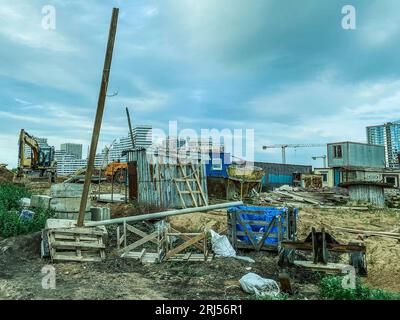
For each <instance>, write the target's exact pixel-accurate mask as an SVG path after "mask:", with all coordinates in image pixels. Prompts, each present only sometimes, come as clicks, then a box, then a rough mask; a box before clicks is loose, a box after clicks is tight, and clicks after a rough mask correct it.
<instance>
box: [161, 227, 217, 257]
mask: <svg viewBox="0 0 400 320" xmlns="http://www.w3.org/2000/svg"><path fill="white" fill-rule="evenodd" d="M172 237H178V238H180V239H181V240H183V243H181V244H179V245H178V246H176V247H174V244H173V241H172ZM166 239H167V243H166V244H167V249H166V255H165V260H166V261H211V260H212V256H210V255H209V251H208V246H207V231H206V230H204V232H201V233H184V232H179V231H177V230H175V229H173V228H172V227H169V230H167V231H166ZM193 247H194V248H196V249H197V250H198V251H200V252H201V253H194V252H192V251H190V252H183V251H185V250H186V249H192V248H193Z"/></svg>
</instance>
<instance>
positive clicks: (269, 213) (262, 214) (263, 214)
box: [228, 206, 298, 245]
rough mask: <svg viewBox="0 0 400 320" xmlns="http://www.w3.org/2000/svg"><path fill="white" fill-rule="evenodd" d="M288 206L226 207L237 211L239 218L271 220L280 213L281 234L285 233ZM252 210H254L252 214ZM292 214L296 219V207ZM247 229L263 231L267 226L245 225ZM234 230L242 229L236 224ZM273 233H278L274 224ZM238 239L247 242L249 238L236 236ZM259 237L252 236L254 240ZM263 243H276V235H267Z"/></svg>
mask: <svg viewBox="0 0 400 320" xmlns="http://www.w3.org/2000/svg"><path fill="white" fill-rule="evenodd" d="M287 210H288V208H275V207H256V206H237V207H231V208H229V209H228V213H239V218H240V219H241V220H250V221H257V220H260V221H267V222H271V221H272V219H273V218H274V217H276V216H278V215H282V222H283V227H282V232H283V236H285V234H286V224H285V223H284V222H285V216H286V215H285V214H286V212H287ZM252 212H254V213H253V214H252ZM294 214H295V217H296V219H297V215H298V209H297V208H295V209H294ZM245 226H246V228H247V230H249V231H252V232H264V231H266V229H267V228H268V226H266V225H261V226H260V225H249V224H246V225H245ZM236 230H237V231H244V229H243V227H242V225H240V224H236ZM273 233H278V227H277V226H274V227H273V228H272V230H271V234H273ZM238 239H239V240H241V241H244V242H248V243H249V244H250V243H251V242H250V239H249V237H248V236H238ZM260 240H261V239H257V238H256V237H254V241H255V242H259V241H260ZM264 243H265V244H269V245H276V244H278V238H277V237H276V236H271V235H269V236H268V238H267V239H265V241H264Z"/></svg>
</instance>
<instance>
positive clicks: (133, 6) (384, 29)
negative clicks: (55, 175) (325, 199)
mask: <svg viewBox="0 0 400 320" xmlns="http://www.w3.org/2000/svg"><path fill="white" fill-rule="evenodd" d="M348 4H350V5H353V6H354V8H355V9H356V29H355V30H345V29H343V28H342V19H343V17H344V14H342V7H343V6H344V5H348ZM45 5H51V6H54V8H55V9H56V20H55V21H56V25H55V29H54V30H53V29H50V30H46V29H45V28H43V27H42V19H43V17H44V15H43V13H42V8H43V6H45ZM113 7H119V8H120V15H119V23H118V31H117V37H116V42H115V50H114V56H113V64H112V70H111V75H110V82H109V87H108V94H109V97H107V101H106V106H105V112H104V117H103V124H102V129H101V136H100V142H99V146H98V150H100V149H101V148H102V147H103V146H104V145H105V144H109V143H110V142H112V141H113V140H114V139H115V138H118V137H121V136H125V135H127V132H128V127H127V121H126V116H125V107H129V109H130V112H131V116H132V118H133V119H132V121H133V124H134V125H135V124H138V123H143V124H152V125H153V127H154V128H159V129H163V130H166V129H167V128H168V123H169V121H177V122H178V129H185V128H193V129H195V130H199V131H200V130H201V129H214V128H215V129H218V130H222V129H229V130H234V129H243V130H245V129H253V130H254V137H255V143H254V146H255V159H256V160H257V161H266V162H280V161H281V155H280V150H279V149H271V150H269V151H267V152H265V151H263V150H262V146H263V145H266V144H282V143H283V144H286V143H293V144H303V143H329V142H335V141H358V142H366V130H365V127H366V126H368V125H376V124H381V123H384V122H387V121H393V120H397V119H398V118H400V117H399V106H400V103H399V102H400V59H399V58H398V57H399V55H400V41H398V39H399V37H398V36H399V34H400V21H399V20H400V15H399V14H398V12H400V2H399V1H396V0H392V1H390V0H379V1H378V0H375V1H374V0H370V1H358V0H346V1H339V0H337V1H320V0H304V1H301V2H300V1H297V0H263V1H261V0H252V1H241V0H218V1H216V0H160V1H152V0H147V1H144V0H131V1H127V0H125V1H122V0H120V1H117V0H114V1H112V0H110V1H108V0H101V1H100V0H85V1H79V0H45V1H39V0H24V1H23V0H13V1H6V0H0V163H7V164H9V166H10V167H16V165H17V152H18V146H17V142H18V135H19V131H20V129H21V128H24V129H25V130H26V131H27V132H29V133H30V134H33V135H35V136H39V137H47V138H48V140H49V144H51V145H54V146H55V147H56V148H57V149H58V148H59V145H60V144H61V143H65V142H74V143H82V144H83V145H84V153H86V151H87V147H88V145H89V142H90V139H91V132H92V127H93V121H94V116H95V112H96V106H97V99H98V93H99V86H100V79H101V74H102V69H103V63H104V54H105V49H106V42H107V37H108V30H109V23H110V17H111V11H112V8H113ZM114 93H117V94H116V95H114ZM325 149H326V148H296V149H290V150H288V151H287V161H288V162H290V163H298V164H312V165H314V166H317V167H318V166H322V160H315V161H314V160H312V159H311V157H312V156H320V155H324V154H326V150H325Z"/></svg>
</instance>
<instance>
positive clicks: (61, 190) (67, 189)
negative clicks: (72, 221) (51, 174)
mask: <svg viewBox="0 0 400 320" xmlns="http://www.w3.org/2000/svg"><path fill="white" fill-rule="evenodd" d="M89 191H91V190H89ZM82 192H83V184H77V183H58V184H53V185H52V186H51V189H50V195H51V196H52V197H54V198H80V197H82Z"/></svg>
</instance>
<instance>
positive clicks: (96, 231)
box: [49, 228, 103, 236]
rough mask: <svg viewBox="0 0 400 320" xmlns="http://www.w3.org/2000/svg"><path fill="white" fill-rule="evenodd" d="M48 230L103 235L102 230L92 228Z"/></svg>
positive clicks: (60, 232)
mask: <svg viewBox="0 0 400 320" xmlns="http://www.w3.org/2000/svg"><path fill="white" fill-rule="evenodd" d="M49 232H50V233H56V234H84V235H95V236H103V231H101V230H96V229H94V228H70V229H51V230H49Z"/></svg>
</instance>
